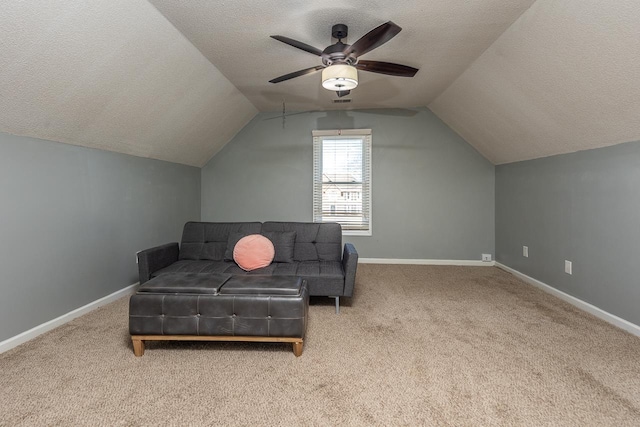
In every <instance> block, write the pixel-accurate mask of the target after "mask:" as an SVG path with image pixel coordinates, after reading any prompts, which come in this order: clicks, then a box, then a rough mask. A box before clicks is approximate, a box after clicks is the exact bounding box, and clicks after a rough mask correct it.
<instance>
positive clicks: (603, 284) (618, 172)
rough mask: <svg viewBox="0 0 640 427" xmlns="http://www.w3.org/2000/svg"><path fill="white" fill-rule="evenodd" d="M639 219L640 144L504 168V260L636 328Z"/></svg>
mask: <svg viewBox="0 0 640 427" xmlns="http://www.w3.org/2000/svg"><path fill="white" fill-rule="evenodd" d="M639 218H640V142H632V143H627V144H621V145H616V146H613V147H607V148H601V149H597V150H589V151H581V152H578V153H572V154H565V155H559V156H553V157H547V158H543V159H537V160H531V161H526V162H519V163H512V164H507V165H502V166H497V167H496V251H497V260H498V261H499V262H501V263H503V264H505V265H507V266H509V267H512V268H514V269H516V270H518V271H520V272H522V273H524V274H527V275H529V276H531V277H534V278H536V279H538V280H540V281H542V282H544V283H546V284H548V285H550V286H553V287H555V288H557V289H559V290H561V291H563V292H566V293H568V294H570V295H573V296H575V297H577V298H580V299H581V300H583V301H586V302H589V303H591V304H593V305H595V306H597V307H599V308H601V309H603V310H605V311H608V312H609V313H612V314H615V315H617V316H619V317H622V318H623V319H626V320H628V321H630V322H632V323H635V324H636V325H640V310H638V304H639V303H640V261H639V260H640V220H639ZM523 245H526V246H529V258H525V257H523V256H522V246H523ZM565 260H569V261H572V262H573V275H571V276H570V275H568V274H565V273H564V261H565Z"/></svg>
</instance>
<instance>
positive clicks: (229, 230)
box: [138, 222, 358, 312]
mask: <svg viewBox="0 0 640 427" xmlns="http://www.w3.org/2000/svg"><path fill="white" fill-rule="evenodd" d="M249 234H263V235H266V236H267V237H269V239H271V240H272V242H273V243H274V246H275V249H276V255H275V259H274V262H273V263H271V264H270V265H269V266H267V267H264V268H260V269H257V270H253V271H250V272H247V271H244V270H243V269H241V268H240V267H238V265H237V264H236V263H235V262H234V261H233V259H232V258H233V255H232V253H233V252H232V251H233V245H235V243H236V242H237V241H238V240H239V239H240V238H241V237H242V236H245V235H249ZM357 266H358V253H357V252H356V249H355V247H354V246H353V245H352V244H350V243H346V244H345V245H344V246H343V245H342V228H341V226H340V224H336V223H323V224H318V223H304V222H264V223H260V222H188V223H186V224H185V226H184V230H183V233H182V241H181V243H180V245H178V243H177V242H174V243H168V244H165V245H162V246H157V247H155V248H151V249H147V250H144V251H141V252H139V253H138V270H139V274H140V284H143V283H145V282H146V281H148V280H150V279H152V278H154V277H157V276H159V275H162V274H166V273H227V274H231V275H247V274H249V275H269V276H297V277H300V278H302V279H304V280H306V281H307V283H308V287H309V294H310V295H311V296H327V297H333V298H335V299H336V312H339V307H340V305H339V304H340V297H351V296H353V288H354V285H355V277H356V269H357Z"/></svg>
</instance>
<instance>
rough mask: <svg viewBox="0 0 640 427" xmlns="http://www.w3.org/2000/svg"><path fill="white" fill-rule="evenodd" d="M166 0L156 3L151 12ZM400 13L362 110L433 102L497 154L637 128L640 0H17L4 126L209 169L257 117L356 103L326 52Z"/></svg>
mask: <svg viewBox="0 0 640 427" xmlns="http://www.w3.org/2000/svg"><path fill="white" fill-rule="evenodd" d="M154 6H155V7H154ZM388 20H392V21H394V22H395V23H397V24H398V25H400V26H401V27H403V31H402V32H401V33H400V34H399V35H398V36H396V37H395V38H394V39H392V40H391V41H389V42H388V43H386V44H385V45H383V46H381V47H379V48H377V49H375V50H373V51H372V52H369V53H368V54H366V55H364V56H363V59H368V60H379V61H388V62H397V63H401V64H406V65H409V66H413V67H416V68H419V69H420V71H419V72H418V74H417V75H416V76H415V77H414V78H401V77H392V76H383V75H379V74H372V73H366V72H360V73H359V74H360V86H359V87H358V88H357V89H355V90H354V91H353V92H352V95H351V96H350V98H352V100H353V101H352V103H351V104H349V108H377V107H385V108H388V107H399V108H411V107H420V106H429V108H431V109H432V110H433V111H434V112H435V113H436V114H437V115H438V116H439V117H440V118H441V119H442V120H443V121H445V122H446V123H447V124H449V126H451V127H452V128H453V129H454V130H456V131H457V132H459V133H460V134H461V135H462V136H463V137H464V138H465V139H466V140H467V141H468V142H469V143H470V144H472V145H473V146H474V147H475V148H476V149H477V150H478V151H480V152H481V153H482V154H483V155H485V156H486V157H487V158H488V159H489V160H491V161H492V162H494V163H496V164H499V163H505V162H512V161H518V160H524V159H530V158H535V157H542V156H548V155H552V154H558V153H564V152H570V151H578V150H582V149H588V148H595V147H600V146H606V145H611V144H616V143H620V142H626V141H632V140H639V139H640V120H638V116H639V114H638V113H639V112H640V71H639V70H640V55H639V54H638V52H640V30H639V28H640V2H638V1H637V0H616V1H615V2H603V1H597V0H582V1H579V0H563V1H562V2H559V1H555V0H537V1H535V3H534V0H474V1H469V0H431V1H429V2H425V1H424V0H405V1H396V2H389V1H380V0H378V1H370V0H369V1H367V0H342V1H337V0H323V1H311V0H308V1H304V2H303V1H299V0H262V1H250V0H231V1H230V0H217V1H211V0H190V1H188V2H187V1H175V0H112V1H97V0H93V1H87V2H78V1H75V0H43V1H38V2H24V1H19V0H4V1H3V5H2V13H1V14H0V57H2V58H3V61H0V131H3V132H9V133H13V134H18V135H28V136H33V137H38V138H43V139H48V140H53V141H59V142H65V143H70V144H76V145H84V146H87V147H94V148H100V149H105V150H111V151H117V152H123V153H127V154H133V155H137V156H142V157H151V158H156V159H161V160H168V161H172V162H177V163H184V164H188V165H194V166H202V165H203V164H205V163H206V162H207V161H208V160H209V159H210V158H211V156H213V155H214V154H215V153H216V152H217V151H218V150H220V149H221V148H222V147H223V146H224V145H225V144H226V143H227V142H228V141H229V140H230V139H231V138H232V137H233V136H234V135H235V134H236V133H237V132H238V131H239V130H240V129H241V128H242V127H243V126H244V125H245V124H246V123H247V122H248V121H249V120H250V119H251V118H252V117H253V116H254V115H255V114H256V113H257V112H258V111H274V110H280V109H281V108H282V102H283V101H285V102H286V105H287V110H289V111H293V110H323V109H333V108H343V107H342V106H340V105H339V104H333V103H332V99H333V98H334V96H335V95H333V94H332V93H331V92H329V91H326V90H324V89H322V88H321V86H320V73H316V74H311V75H307V76H303V77H299V78H296V79H293V80H290V81H287V82H282V83H278V84H275V85H274V84H270V83H268V80H270V79H272V78H274V77H278V76H280V75H282V74H286V73H289V72H292V71H297V70H300V69H304V68H308V67H311V66H314V65H319V64H320V59H319V58H318V57H316V56H313V55H311V54H308V53H306V52H303V51H301V50H298V49H295V48H293V47H291V46H287V45H285V44H283V43H280V42H278V41H276V40H273V39H271V38H270V37H269V35H272V34H279V35H283V36H287V37H291V38H294V39H297V40H300V41H302V42H305V43H307V44H310V45H313V46H316V47H318V48H320V49H323V48H324V47H326V46H327V45H329V44H331V43H332V40H331V37H330V31H331V26H332V25H333V24H336V23H344V24H347V25H348V26H349V32H350V35H349V38H348V39H347V40H346V41H347V42H348V43H353V42H354V41H355V40H356V39H358V38H359V37H360V36H362V35H364V34H365V33H366V32H367V31H369V30H371V29H373V28H374V27H376V26H378V25H380V24H381V23H383V22H386V21H388Z"/></svg>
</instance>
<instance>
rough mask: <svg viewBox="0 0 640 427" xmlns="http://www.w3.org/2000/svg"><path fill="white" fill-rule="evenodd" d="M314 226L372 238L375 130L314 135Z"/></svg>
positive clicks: (326, 132) (352, 130)
mask: <svg viewBox="0 0 640 427" xmlns="http://www.w3.org/2000/svg"><path fill="white" fill-rule="evenodd" d="M313 222H338V223H340V224H341V225H342V229H343V231H344V234H347V235H365V236H370V235H371V130H370V129H349V130H329V131H325V130H322V131H317V130H316V131H313Z"/></svg>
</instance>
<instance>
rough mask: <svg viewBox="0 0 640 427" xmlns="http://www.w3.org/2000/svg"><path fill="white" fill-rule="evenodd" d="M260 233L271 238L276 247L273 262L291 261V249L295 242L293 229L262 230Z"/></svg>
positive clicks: (292, 249)
mask: <svg viewBox="0 0 640 427" xmlns="http://www.w3.org/2000/svg"><path fill="white" fill-rule="evenodd" d="M262 235H263V236H265V237H266V238H267V239H269V240H271V242H272V243H273V246H274V247H275V249H276V255H275V257H274V258H273V262H293V251H294V248H295V244H296V232H295V231H264V232H262Z"/></svg>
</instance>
